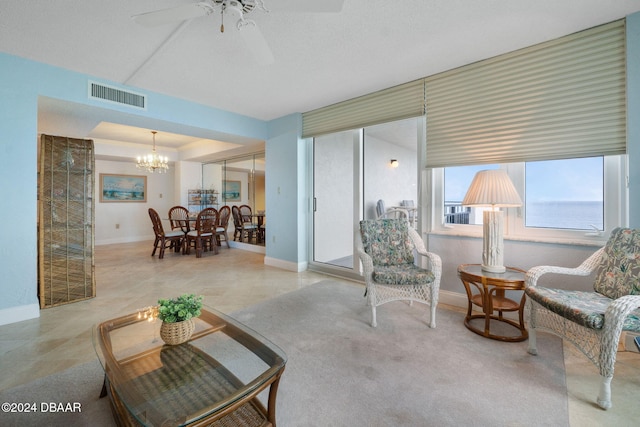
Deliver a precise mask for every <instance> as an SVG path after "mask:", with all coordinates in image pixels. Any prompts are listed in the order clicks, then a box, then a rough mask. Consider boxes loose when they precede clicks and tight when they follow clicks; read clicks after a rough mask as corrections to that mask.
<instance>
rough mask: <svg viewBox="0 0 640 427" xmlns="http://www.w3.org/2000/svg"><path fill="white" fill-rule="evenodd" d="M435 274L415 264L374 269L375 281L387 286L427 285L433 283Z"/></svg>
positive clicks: (375, 267)
mask: <svg viewBox="0 0 640 427" xmlns="http://www.w3.org/2000/svg"><path fill="white" fill-rule="evenodd" d="M434 279H435V276H434V274H433V273H432V272H431V271H429V270H425V269H423V268H420V267H418V266H416V265H414V264H399V265H385V266H382V265H381V266H374V267H373V280H374V282H376V283H382V284H385V285H426V284H429V283H431V282H433V281H434Z"/></svg>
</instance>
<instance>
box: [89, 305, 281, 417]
mask: <svg viewBox="0 0 640 427" xmlns="http://www.w3.org/2000/svg"><path fill="white" fill-rule="evenodd" d="M153 313H154V308H152V307H151V308H147V309H142V310H140V311H138V312H136V313H132V314H130V315H127V316H122V317H119V318H116V319H112V320H108V321H106V322H102V323H100V324H98V325H96V327H95V328H94V334H93V342H94V347H95V350H96V353H97V355H98V358H99V360H100V363H101V364H102V367H103V369H104V372H105V377H104V385H103V390H102V394H101V396H102V397H103V396H107V395H108V396H109V399H110V403H111V409H112V412H113V415H114V418H115V420H116V422H117V424H118V425H124V426H140V425H141V426H183V425H189V426H200V425H207V426H209V425H211V426H227V425H233V426H245V425H247V426H274V427H275V425H276V414H275V407H276V394H277V391H278V383H279V381H280V377H281V376H282V373H283V372H284V367H285V364H286V361H287V357H286V355H285V353H284V352H283V351H282V350H281V349H280V348H278V347H277V346H276V345H275V344H273V343H271V342H270V341H268V340H267V339H266V338H264V337H262V336H261V335H260V334H258V333H257V332H255V331H253V330H251V329H250V328H248V327H247V326H245V325H243V324H241V323H240V322H238V321H236V320H234V319H233V318H231V317H229V316H227V315H225V314H223V313H220V312H218V311H216V310H214V309H212V308H204V309H203V310H202V315H201V316H200V317H198V318H197V319H195V320H194V321H195V325H196V329H195V331H194V333H193V335H192V337H191V338H190V340H189V341H188V342H186V343H184V344H180V345H166V344H165V343H164V342H163V341H162V339H161V338H160V324H161V321H160V320H158V319H155V318H154V316H153ZM267 389H268V397H266V396H265V397H264V398H262V400H265V398H266V400H267V407H266V408H265V406H264V404H263V403H262V401H261V399H260V398H259V396H258V395H259V394H261V392H263V391H264V394H265V395H266V394H267Z"/></svg>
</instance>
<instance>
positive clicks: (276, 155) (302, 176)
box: [265, 114, 309, 271]
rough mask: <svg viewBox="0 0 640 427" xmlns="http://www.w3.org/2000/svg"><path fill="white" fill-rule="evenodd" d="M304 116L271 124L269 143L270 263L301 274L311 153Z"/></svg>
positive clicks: (266, 191) (268, 234) (277, 120)
mask: <svg viewBox="0 0 640 427" xmlns="http://www.w3.org/2000/svg"><path fill="white" fill-rule="evenodd" d="M301 128H302V115H301V114H292V115H289V116H286V117H282V118H280V119H276V120H272V121H271V122H269V132H268V133H269V138H268V139H267V141H266V172H265V177H266V183H265V193H266V209H267V213H268V223H267V237H266V238H267V245H266V247H267V253H266V255H267V263H272V264H275V265H278V264H277V263H273V262H272V261H273V260H280V261H284V262H286V263H289V265H282V266H283V267H288V268H289V269H295V270H297V271H301V270H304V269H306V262H307V246H306V242H307V220H308V215H309V206H308V201H309V196H308V194H307V192H308V190H307V185H306V180H307V151H306V144H305V143H304V141H303V140H301V139H300V137H299V135H300V134H301Z"/></svg>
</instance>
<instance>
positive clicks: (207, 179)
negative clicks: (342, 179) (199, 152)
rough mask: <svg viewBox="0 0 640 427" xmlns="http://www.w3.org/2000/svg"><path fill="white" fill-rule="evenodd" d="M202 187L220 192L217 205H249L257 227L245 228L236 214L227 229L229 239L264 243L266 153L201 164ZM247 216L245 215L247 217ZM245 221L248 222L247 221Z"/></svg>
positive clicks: (259, 244) (252, 219)
mask: <svg viewBox="0 0 640 427" xmlns="http://www.w3.org/2000/svg"><path fill="white" fill-rule="evenodd" d="M202 188H203V189H205V190H209V189H210V190H212V191H215V192H216V193H217V206H214V207H215V208H216V209H220V208H221V207H222V206H225V205H226V206H229V207H233V206H237V207H241V206H245V208H244V211H245V212H246V211H247V209H246V206H248V207H249V209H250V212H251V214H250V215H251V216H250V221H251V224H252V225H255V228H256V230H255V231H251V230H249V229H250V228H253V227H247V230H242V229H241V227H240V226H237V223H234V220H233V217H232V218H231V219H230V220H229V226H228V229H227V232H228V235H229V240H233V241H234V242H237V243H241V244H250V245H258V246H264V244H265V239H264V235H265V231H266V211H265V208H266V203H265V155H264V152H262V153H256V154H251V155H247V156H242V157H236V158H233V159H227V160H221V161H218V162H213V163H205V164H203V165H202ZM246 219H247V218H245V220H246ZM245 222H246V221H245Z"/></svg>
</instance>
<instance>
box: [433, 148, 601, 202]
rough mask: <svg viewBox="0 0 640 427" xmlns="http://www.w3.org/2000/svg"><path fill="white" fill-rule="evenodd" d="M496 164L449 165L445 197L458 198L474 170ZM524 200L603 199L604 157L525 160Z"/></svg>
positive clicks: (448, 198) (457, 199)
mask: <svg viewBox="0 0 640 427" xmlns="http://www.w3.org/2000/svg"><path fill="white" fill-rule="evenodd" d="M498 167H499V165H480V166H459V167H450V168H447V169H446V172H445V200H447V201H461V200H462V199H463V198H464V195H465V194H466V192H467V189H468V188H469V185H470V184H471V180H472V179H473V177H474V175H475V174H476V172H478V171H480V170H485V169H497V168H498ZM525 173H526V181H525V182H526V183H527V194H526V197H527V201H528V202H545V201H556V200H568V201H602V198H603V194H602V188H603V180H604V178H603V159H602V157H591V158H585V159H567V160H547V161H540V162H528V163H527V164H526V171H525Z"/></svg>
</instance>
